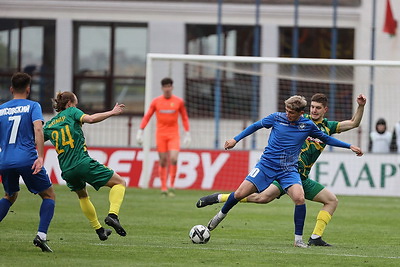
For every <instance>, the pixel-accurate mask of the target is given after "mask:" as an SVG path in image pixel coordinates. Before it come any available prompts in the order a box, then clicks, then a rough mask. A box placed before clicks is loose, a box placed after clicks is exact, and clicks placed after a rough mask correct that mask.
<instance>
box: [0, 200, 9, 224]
mask: <svg viewBox="0 0 400 267" xmlns="http://www.w3.org/2000/svg"><path fill="white" fill-rule="evenodd" d="M11 205H12V203H11V201H10V200H8V199H6V198H2V199H0V222H1V221H2V220H3V219H4V217H6V215H7V212H8V211H9V209H10V207H11Z"/></svg>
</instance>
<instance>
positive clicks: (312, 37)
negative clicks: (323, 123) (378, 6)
mask: <svg viewBox="0 0 400 267" xmlns="http://www.w3.org/2000/svg"><path fill="white" fill-rule="evenodd" d="M331 31H332V29H331V28H299V40H298V55H299V57H300V58H331V40H332V38H331V35H332V33H331ZM279 35H280V38H279V39H280V40H279V41H280V44H279V47H280V54H279V56H281V57H291V56H292V36H293V28H291V27H290V28H289V27H282V28H280V31H279ZM337 40H338V41H337V48H336V58H338V59H353V58H354V29H338V30H337ZM285 67H286V66H283V67H281V69H280V72H281V73H283V72H290V70H284V69H283V68H285ZM311 68H315V66H313V67H307V66H301V67H299V68H298V69H296V72H298V73H299V74H300V75H301V73H306V74H307V75H308V76H309V75H310V73H315V69H311ZM319 68H320V69H319V70H318V71H319V72H320V73H325V74H327V75H330V73H331V71H335V73H339V72H342V73H343V72H346V73H348V75H349V76H351V77H352V75H353V69H352V68H351V67H341V66H337V67H335V68H332V69H330V68H329V67H327V66H320V67H319ZM292 86H293V84H292V83H291V81H290V80H284V79H280V80H279V99H278V107H279V109H281V110H280V111H282V112H283V111H284V105H283V102H284V101H285V99H287V98H288V97H290V95H291V94H292V91H293V90H292V89H293V87H292ZM295 91H296V92H297V94H300V95H303V96H304V97H306V99H307V100H309V99H310V98H311V96H312V95H313V94H315V93H323V94H325V95H326V96H327V97H328V99H329V103H328V106H329V107H330V108H331V109H332V108H333V110H330V112H329V119H330V120H337V121H342V120H345V119H347V118H348V114H352V104H353V102H354V101H353V85H352V84H333V83H326V82H310V81H298V82H297V83H296V85H295ZM336 103H337V104H336ZM339 103H340V104H339Z"/></svg>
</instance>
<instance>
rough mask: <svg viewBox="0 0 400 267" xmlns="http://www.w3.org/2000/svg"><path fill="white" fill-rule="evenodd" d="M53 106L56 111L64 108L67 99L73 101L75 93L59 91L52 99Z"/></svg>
mask: <svg viewBox="0 0 400 267" xmlns="http://www.w3.org/2000/svg"><path fill="white" fill-rule="evenodd" d="M52 101H53V108H54V109H55V110H56V111H57V112H60V111H63V110H65V109H66V106H67V103H68V101H71V102H75V95H74V93H72V92H59V93H57V96H56V98H53V99H52Z"/></svg>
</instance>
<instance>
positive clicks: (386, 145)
mask: <svg viewBox="0 0 400 267" xmlns="http://www.w3.org/2000/svg"><path fill="white" fill-rule="evenodd" d="M391 142H392V133H391V132H389V131H387V127H386V121H385V119H383V118H380V119H379V120H378V121H377V122H376V125H375V131H373V132H371V134H370V142H369V151H371V152H372V153H389V152H390V143H391Z"/></svg>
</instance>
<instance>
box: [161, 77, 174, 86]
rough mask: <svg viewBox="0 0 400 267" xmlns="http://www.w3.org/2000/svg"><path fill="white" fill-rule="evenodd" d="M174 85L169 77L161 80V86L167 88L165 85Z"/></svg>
mask: <svg viewBox="0 0 400 267" xmlns="http://www.w3.org/2000/svg"><path fill="white" fill-rule="evenodd" d="M173 83H174V81H173V80H172V79H171V78H169V77H166V78H164V79H162V80H161V86H165V85H169V84H170V85H172V84H173Z"/></svg>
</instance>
